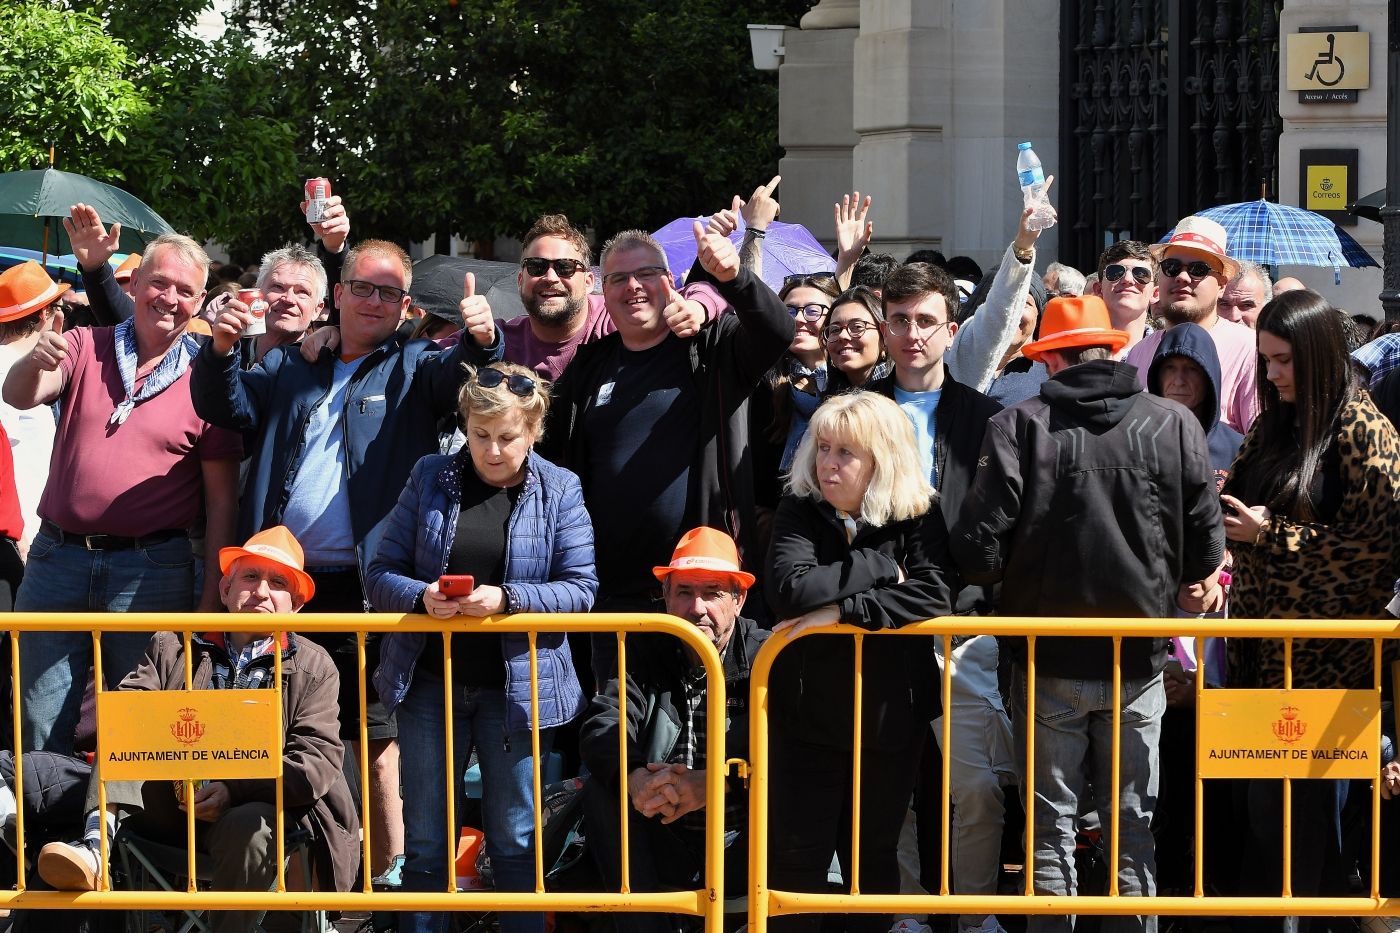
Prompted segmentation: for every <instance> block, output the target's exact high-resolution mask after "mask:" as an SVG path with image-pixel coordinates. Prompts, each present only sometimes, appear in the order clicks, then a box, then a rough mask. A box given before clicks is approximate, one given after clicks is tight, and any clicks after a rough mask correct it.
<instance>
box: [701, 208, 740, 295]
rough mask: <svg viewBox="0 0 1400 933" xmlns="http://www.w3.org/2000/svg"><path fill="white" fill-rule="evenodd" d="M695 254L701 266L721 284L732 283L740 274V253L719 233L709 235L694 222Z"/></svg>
mask: <svg viewBox="0 0 1400 933" xmlns="http://www.w3.org/2000/svg"><path fill="white" fill-rule="evenodd" d="M694 233H695V254H696V258H697V259H699V260H700V266H701V267H702V268H703V269H704V270H705V271H706V272H708V273H710V275H712V276H714V277H715V278H716V279H718V280H719V281H721V282H732V281H734V279H735V277H736V276H738V274H739V251H738V250H736V249H735V248H734V244H733V243H731V242H729V240H727V239H726V238H724V237H722V236H720V235H719V234H718V233H707V232H705V228H704V227H702V226H701V225H700V221H698V220H697V221H695V222H694Z"/></svg>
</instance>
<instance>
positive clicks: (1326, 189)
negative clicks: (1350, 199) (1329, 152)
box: [1303, 165, 1347, 211]
mask: <svg viewBox="0 0 1400 933" xmlns="http://www.w3.org/2000/svg"><path fill="white" fill-rule="evenodd" d="M1346 191H1347V167H1346V166H1345V165H1309V166H1308V176H1307V203H1305V204H1304V205H1303V207H1305V208H1307V209H1308V210H1310V211H1340V210H1343V209H1345V208H1346V206H1347V204H1346V201H1347V196H1346Z"/></svg>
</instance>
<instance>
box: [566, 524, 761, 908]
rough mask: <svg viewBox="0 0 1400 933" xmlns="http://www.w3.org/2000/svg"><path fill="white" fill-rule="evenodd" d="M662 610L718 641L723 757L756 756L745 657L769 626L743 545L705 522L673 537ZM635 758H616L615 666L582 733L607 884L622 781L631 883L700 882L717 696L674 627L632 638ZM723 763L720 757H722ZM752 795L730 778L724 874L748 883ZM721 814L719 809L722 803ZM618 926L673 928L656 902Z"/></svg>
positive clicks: (595, 843)
mask: <svg viewBox="0 0 1400 933" xmlns="http://www.w3.org/2000/svg"><path fill="white" fill-rule="evenodd" d="M653 573H654V574H655V575H656V578H657V579H658V580H660V581H661V592H662V595H663V597H664V599H665V602H666V611H667V612H669V613H670V614H671V615H674V616H678V617H680V618H682V619H685V620H686V621H688V622H690V623H691V624H692V625H694V626H695V627H696V628H698V629H699V630H700V631H701V632H703V633H704V635H705V636H706V637H707V638H708V639H709V640H710V642H711V643H712V644H713V645H714V646H715V650H717V651H718V652H719V656H720V661H721V663H722V665H723V668H724V676H725V696H726V699H727V708H726V709H725V710H723V711H720V721H722V722H725V723H726V724H727V731H726V732H725V739H724V747H725V757H726V758H743V759H744V760H746V761H747V760H749V730H748V726H749V714H748V709H747V703H748V695H749V669H750V666H751V665H752V664H753V659H754V656H755V655H756V654H757V653H758V649H759V647H760V646H761V645H762V644H763V642H764V641H765V640H766V639H767V638H768V632H766V631H764V630H763V629H760V628H759V627H758V625H757V624H756V623H754V622H752V621H750V620H749V619H745V618H743V617H742V616H741V615H740V614H739V613H740V611H741V610H742V609H743V608H744V599H745V597H746V595H747V593H748V590H749V587H751V586H753V582H754V577H753V574H750V573H745V572H744V571H743V570H741V569H740V567H739V549H738V547H737V546H735V543H734V539H733V538H731V537H730V536H729V535H728V534H726V533H725V532H723V531H719V530H717V529H714V528H707V527H703V526H702V527H700V528H695V529H693V530H691V531H688V532H686V533H685V535H683V536H682V537H681V540H680V542H679V543H678V544H677V545H676V549H675V552H674V554H673V555H672V557H671V562H670V563H669V564H667V565H666V566H664V567H656V568H654V569H653ZM626 674H627V737H628V742H627V769H626V771H625V772H624V770H623V767H622V764H621V762H619V761H618V695H619V692H620V690H621V686H620V683H619V680H618V677H616V676H614V677H613V678H612V679H611V680H609V681H608V682H607V685H606V687H605V688H604V690H603V692H601V693H599V694H598V695H597V696H595V697H594V698H593V701H592V704H591V705H590V706H589V709H588V715H587V717H586V718H585V720H584V723H583V727H582V729H581V731H580V735H579V746H580V751H581V753H582V755H583V760H584V763H585V764H587V765H588V769H589V772H590V777H589V781H588V785H587V786H586V787H585V789H584V807H585V812H586V814H587V819H588V821H589V829H588V832H589V836H588V838H589V841H590V843H591V844H592V847H593V851H594V853H595V855H596V856H597V858H598V864H599V868H600V870H601V871H602V873H603V877H604V879H605V880H606V882H607V883H608V884H609V885H612V886H616V885H618V884H620V883H621V865H622V855H621V852H622V849H621V838H620V835H619V832H620V828H621V827H620V814H619V812H618V809H619V804H618V792H619V790H620V788H619V786H618V785H619V782H621V781H623V780H626V782H627V789H628V797H629V799H630V800H631V802H632V809H633V811H634V812H633V813H632V814H631V815H630V816H631V828H630V829H629V833H630V840H631V842H630V845H631V865H630V881H631V885H632V890H634V891H664V890H682V889H686V888H692V887H694V886H695V884H696V879H697V878H698V877H699V876H700V875H701V874H702V873H703V870H704V865H705V855H704V831H705V820H706V814H705V811H704V806H705V773H706V770H707V768H708V767H709V763H708V762H707V761H706V758H705V753H706V745H705V743H706V735H707V719H706V715H707V712H708V708H709V704H708V702H707V698H708V691H707V690H706V686H705V669H704V667H703V666H702V665H701V664H700V663H699V658H698V657H697V655H696V654H695V653H694V652H693V651H692V650H691V649H689V648H687V647H684V646H682V644H681V643H680V642H679V641H678V640H677V639H675V638H672V637H670V636H668V635H656V634H649V635H634V636H631V637H629V638H628V639H627V671H626ZM715 767H719V768H721V769H722V768H723V767H724V763H723V762H716V763H715ZM747 812H748V801H747V796H746V794H745V793H744V791H743V788H742V785H738V784H728V785H727V787H726V794H725V803H724V813H723V814H722V818H723V820H724V827H725V840H726V842H725V853H726V856H725V875H724V877H725V880H726V883H727V884H730V885H731V886H739V887H742V885H743V880H744V878H745V877H746V876H747V872H746V864H745V855H746V853H747V851H748V846H747V844H746V843H745V842H744V840H743V837H744V829H745V826H746V814H747ZM713 816H715V817H717V818H718V817H720V816H721V815H720V814H714V815H713ZM615 919H616V921H617V926H618V930H619V931H620V933H640V931H658V933H659V931H662V930H669V925H668V924H667V923H666V922H665V918H664V917H663V916H661V915H658V914H632V913H624V914H617V915H616V917H615Z"/></svg>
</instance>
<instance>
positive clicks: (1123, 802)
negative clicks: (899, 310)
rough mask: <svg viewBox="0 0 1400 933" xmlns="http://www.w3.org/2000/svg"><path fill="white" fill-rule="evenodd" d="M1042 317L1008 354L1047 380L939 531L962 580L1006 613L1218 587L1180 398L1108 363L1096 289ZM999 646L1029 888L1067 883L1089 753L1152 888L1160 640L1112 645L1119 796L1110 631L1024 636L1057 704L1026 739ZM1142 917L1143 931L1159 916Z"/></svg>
mask: <svg viewBox="0 0 1400 933" xmlns="http://www.w3.org/2000/svg"><path fill="white" fill-rule="evenodd" d="M1040 332H1041V338H1040V339H1039V340H1036V341H1034V342H1032V343H1028V344H1026V346H1025V347H1024V348H1022V351H1021V352H1022V353H1024V354H1025V355H1026V356H1027V357H1029V358H1030V359H1032V360H1038V361H1040V362H1043V363H1044V364H1045V367H1046V369H1047V370H1048V371H1049V373H1050V378H1049V379H1048V380H1046V381H1045V383H1044V384H1043V385H1042V386H1041V388H1040V394H1039V396H1038V397H1036V398H1032V399H1028V400H1026V401H1024V402H1021V403H1020V404H1018V405H1015V406H1014V407H1012V408H1008V409H1006V410H1005V411H1003V412H1001V413H1000V414H997V415H995V416H993V417H992V419H991V421H990V422H989V423H988V426H987V436H986V440H985V442H984V444H983V446H982V458H981V464H982V465H981V467H980V469H979V470H978V473H977V477H976V479H975V480H974V481H973V485H972V489H971V491H970V492H969V493H968V497H967V500H966V502H965V503H964V505H963V508H962V511H961V512H960V514H959V518H958V521H957V523H956V524H955V525H954V526H953V530H952V533H951V536H950V546H951V549H952V553H953V557H954V559H955V560H956V561H957V564H958V569H959V570H960V571H962V574H963V576H964V578H965V579H967V580H968V581H970V582H973V583H979V584H984V585H987V584H992V583H1002V584H1003V586H1002V588H1001V594H1000V603H999V606H998V608H999V611H1000V613H1001V614H1003V615H1008V616H1070V617H1074V616H1089V617H1111V618H1117V617H1129V618H1131V617H1146V618H1157V617H1167V616H1172V615H1174V614H1175V610H1176V606H1177V603H1178V601H1179V600H1184V599H1185V598H1186V597H1188V596H1189V595H1190V594H1191V593H1192V592H1194V591H1193V590H1192V586H1193V585H1194V586H1196V587H1198V588H1200V589H1205V590H1211V591H1214V590H1215V589H1216V583H1215V581H1216V577H1217V574H1218V571H1219V568H1220V564H1221V561H1222V558H1223V557H1224V553H1225V538H1224V525H1223V522H1222V519H1221V515H1220V502H1219V499H1218V497H1217V496H1216V493H1215V477H1214V474H1213V471H1212V470H1211V466H1210V457H1209V454H1208V452H1207V449H1206V439H1205V434H1204V432H1202V430H1201V423H1200V421H1199V420H1198V419H1197V418H1196V416H1195V415H1194V414H1192V413H1191V412H1190V411H1188V410H1187V409H1186V408H1184V407H1182V406H1181V405H1179V404H1177V403H1176V402H1173V401H1170V400H1168V399H1163V398H1159V397H1157V396H1154V395H1149V394H1146V393H1144V392H1142V391H1141V390H1140V388H1139V386H1138V376H1137V372H1136V370H1135V369H1134V368H1133V367H1132V366H1129V365H1128V364H1126V363H1120V362H1115V361H1114V359H1113V355H1114V354H1115V353H1116V352H1118V350H1120V349H1122V347H1123V345H1124V344H1125V343H1127V341H1128V339H1129V337H1128V334H1127V333H1126V332H1124V331H1121V330H1115V329H1113V328H1112V327H1111V326H1110V322H1109V316H1108V308H1107V306H1106V305H1105V304H1104V303H1103V300H1102V299H1101V298H1099V297H1097V296H1085V297H1081V298H1056V299H1055V300H1053V301H1051V302H1050V303H1049V305H1047V306H1046V309H1045V317H1044V320H1043V321H1042V323H1041V329H1040ZM1086 568H1091V569H1089V571H1088V572H1086ZM1191 608H1196V607H1194V606H1192V607H1191ZM1197 611H1200V610H1199V609H1197ZM1003 649H1004V650H1006V651H1007V653H1008V654H1009V655H1010V656H1011V657H1012V658H1013V662H1014V666H1015V671H1014V674H1013V677H1012V691H1011V692H1012V696H1011V702H1012V706H1013V707H1014V708H1015V712H1013V714H1012V716H1011V721H1012V723H1013V727H1014V729H1015V731H1016V738H1017V742H1018V745H1020V747H1021V748H1025V747H1026V742H1028V741H1032V740H1033V741H1034V742H1035V772H1034V775H1033V776H1032V777H1033V779H1034V783H1035V788H1036V794H1037V798H1038V802H1037V806H1036V807H1035V812H1034V814H1033V815H1032V816H1030V817H1029V818H1030V819H1031V820H1032V822H1033V825H1034V838H1035V847H1034V855H1033V858H1034V862H1033V864H1034V870H1035V890H1036V893H1037V894H1073V893H1075V878H1074V875H1073V869H1072V868H1070V867H1069V866H1071V865H1073V863H1074V833H1075V821H1076V819H1077V817H1078V815H1079V813H1080V806H1081V805H1080V802H1079V796H1080V795H1081V793H1082V792H1083V790H1084V786H1085V782H1084V775H1085V773H1086V768H1087V769H1088V772H1089V774H1090V782H1089V783H1090V785H1091V786H1092V787H1093V789H1094V793H1095V796H1096V800H1095V801H1094V803H1095V804H1096V805H1097V808H1098V811H1099V814H1100V817H1101V819H1102V820H1103V822H1104V832H1105V834H1107V833H1108V832H1109V826H1110V824H1111V823H1112V822H1114V821H1117V822H1118V824H1119V826H1118V832H1119V834H1120V835H1119V845H1120V847H1121V848H1120V851H1121V853H1122V861H1121V863H1120V865H1119V866H1117V871H1118V878H1119V885H1120V888H1119V889H1120V891H1121V893H1123V894H1125V895H1141V896H1150V895H1152V894H1154V893H1155V880H1154V879H1155V875H1156V870H1155V864H1154V852H1155V849H1154V846H1153V841H1152V831H1151V822H1152V813H1153V810H1154V808H1155V806H1156V799H1157V782H1158V751H1157V747H1158V741H1159V738H1160V734H1161V724H1162V712H1163V710H1164V708H1165V706H1166V698H1165V694H1164V693H1163V689H1162V669H1163V667H1164V665H1165V662H1166V641H1165V639H1148V638H1128V639H1124V641H1123V643H1122V656H1121V662H1122V692H1121V696H1120V697H1119V698H1118V702H1119V704H1120V710H1121V712H1120V715H1119V716H1118V720H1117V726H1118V730H1119V733H1120V741H1121V754H1122V768H1121V779H1120V795H1119V798H1118V799H1117V800H1113V799H1110V797H1109V790H1110V788H1111V786H1112V780H1111V777H1110V773H1109V767H1110V756H1111V751H1110V749H1111V748H1112V741H1113V738H1112V733H1113V729H1114V715H1113V713H1114V697H1113V696H1112V693H1113V676H1114V657H1113V645H1112V642H1111V640H1110V639H1107V638H1082V637H1073V636H1071V637H1057V638H1040V639H1037V640H1036V657H1035V661H1036V681H1035V708H1036V709H1037V710H1042V711H1043V710H1047V709H1053V710H1056V711H1058V712H1059V713H1060V714H1059V715H1056V716H1054V717H1050V718H1042V717H1039V716H1038V717H1036V721H1035V726H1034V729H1035V731H1034V735H1033V736H1031V735H1028V734H1027V723H1026V709H1027V702H1026V701H1027V687H1026V683H1027V681H1026V662H1027V658H1026V644H1025V641H1024V639H1016V640H1013V639H1004V640H1003ZM1110 870H1113V869H1110ZM1124 919H1127V918H1124ZM1138 920H1139V923H1140V924H1141V926H1142V927H1143V928H1144V929H1155V925H1156V920H1155V918H1151V917H1142V918H1138ZM1068 929H1069V925H1068V918H1065V917H1050V916H1046V917H1035V918H1032V919H1031V921H1030V924H1029V926H1028V931H1029V933H1042V931H1046V930H1068Z"/></svg>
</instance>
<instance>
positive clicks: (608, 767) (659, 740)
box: [579, 616, 768, 790]
mask: <svg viewBox="0 0 1400 933" xmlns="http://www.w3.org/2000/svg"><path fill="white" fill-rule="evenodd" d="M767 638H768V632H766V631H764V630H763V629H761V628H759V627H758V625H757V624H755V623H754V622H752V621H750V620H749V619H745V618H743V617H742V616H741V617H740V618H739V619H737V620H735V622H734V633H733V634H732V635H731V636H730V639H729V652H728V654H726V655H725V658H724V691H725V698H726V703H725V722H726V727H727V728H726V730H725V733H724V754H725V757H726V758H742V759H744V760H745V761H752V760H753V757H752V755H751V754H750V751H749V671H750V669H751V668H752V667H753V659H754V655H756V654H758V649H759V648H761V647H762V646H763V642H764V641H766V640H767ZM690 667H691V662H690V658H689V656H688V655H687V654H686V650H685V647H684V646H683V645H682V644H681V643H680V641H679V640H678V639H675V638H672V637H671V636H669V635H659V634H647V635H633V636H631V637H630V638H628V639H627V767H628V770H629V771H631V770H635V769H637V768H640V767H643V766H645V765H646V764H647V762H651V761H665V760H666V758H667V757H668V756H669V755H670V754H671V751H672V749H674V748H675V746H676V740H677V739H678V738H679V737H680V731H681V717H682V712H681V708H682V704H683V703H684V702H685V700H684V695H683V690H684V688H683V687H682V678H684V676H685V675H686V673H687V672H688V671H689V669H690ZM618 689H619V688H618V678H616V677H613V678H612V679H611V680H609V681H608V684H607V686H606V687H605V688H604V689H603V692H602V693H599V694H596V695H595V696H594V697H593V700H592V701H591V702H590V703H589V705H588V712H587V714H586V715H585V716H584V719H583V725H582V726H581V727H580V729H579V753H580V754H581V755H582V756H583V762H584V764H586V765H588V770H589V773H590V774H592V775H593V777H594V778H596V779H598V780H601V781H606V782H607V783H608V785H609V786H610V787H611V788H612V789H613V790H616V789H617V781H618V773H619V768H618V759H617V723H618V716H617V712H618V700H617V698H618ZM707 767H710V765H708V764H707Z"/></svg>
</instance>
